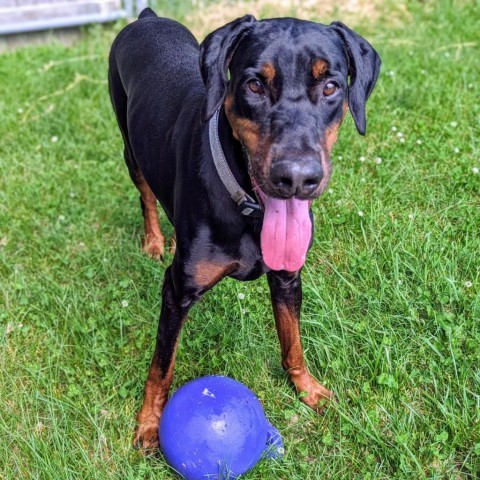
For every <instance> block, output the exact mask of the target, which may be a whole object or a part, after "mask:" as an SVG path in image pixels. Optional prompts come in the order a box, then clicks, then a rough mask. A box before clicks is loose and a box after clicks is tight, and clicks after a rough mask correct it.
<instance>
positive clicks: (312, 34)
mask: <svg viewBox="0 0 480 480" xmlns="http://www.w3.org/2000/svg"><path fill="white" fill-rule="evenodd" d="M200 67H201V72H202V76H203V79H204V82H205V86H206V100H205V105H204V111H203V115H204V120H205V121H207V120H208V119H210V118H211V116H212V115H213V114H214V113H215V111H216V110H217V109H218V108H220V107H221V106H222V104H223V105H224V107H225V112H226V115H227V117H228V120H229V122H230V126H231V128H232V131H233V135H234V137H235V138H237V139H238V140H239V141H240V142H241V144H242V145H243V147H244V149H245V151H246V153H247V156H248V168H249V173H250V177H251V180H252V183H253V186H254V188H255V189H256V191H257V193H258V196H259V197H260V200H261V202H262V203H263V204H264V206H265V204H266V203H268V202H269V200H272V201H274V200H279V199H283V200H292V202H291V203H292V205H290V208H293V205H294V204H295V205H297V204H298V205H300V203H299V202H302V201H303V202H302V203H306V201H307V202H310V201H311V200H313V199H314V198H316V197H317V196H318V195H320V194H321V193H322V191H323V190H324V189H325V187H326V185H327V183H328V181H329V178H330V173H331V162H330V152H331V149H332V146H333V144H334V143H335V141H336V139H337V132H338V128H339V126H340V124H341V123H342V120H343V118H344V117H345V114H346V112H347V109H348V108H349V109H350V112H351V114H352V116H353V119H354V121H355V124H356V127H357V129H358V131H359V133H360V134H362V135H363V134H364V133H365V129H366V118H365V104H366V101H367V99H368V97H369V95H370V93H371V91H372V90H373V87H374V85H375V82H376V80H377V77H378V74H379V70H380V59H379V57H378V55H377V53H376V52H375V50H374V49H373V48H372V46H371V45H370V44H369V43H368V42H367V41H366V40H365V39H363V38H362V37H361V36H359V35H357V34H356V33H355V32H353V31H352V30H350V29H349V28H348V27H346V26H345V25H343V24H342V23H339V22H335V23H332V24H331V25H329V26H325V25H321V24H318V23H314V22H308V21H303V20H295V19H292V18H283V19H272V20H263V21H256V20H255V18H254V17H252V16H245V17H243V18H239V19H237V20H235V21H233V22H231V23H229V24H227V25H225V26H224V27H222V28H220V29H218V30H216V31H214V32H213V33H211V34H210V35H208V36H207V38H206V39H205V40H204V42H203V43H202V45H201V52H200ZM308 205H309V203H308ZM277 207H278V204H277ZM302 208H303V207H302Z"/></svg>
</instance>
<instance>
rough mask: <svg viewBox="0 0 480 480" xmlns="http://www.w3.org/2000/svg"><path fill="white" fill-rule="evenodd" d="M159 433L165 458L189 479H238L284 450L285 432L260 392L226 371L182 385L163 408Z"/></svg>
mask: <svg viewBox="0 0 480 480" xmlns="http://www.w3.org/2000/svg"><path fill="white" fill-rule="evenodd" d="M159 438H160V447H161V449H162V452H163V455H164V456H165V459H166V460H167V462H168V463H169V464H170V465H171V466H172V467H173V468H174V469H175V470H177V471H178V472H179V473H180V474H181V475H183V476H184V477H185V478H186V479H187V480H197V479H205V478H208V479H216V480H227V479H232V478H235V477H236V476H238V475H241V474H242V473H245V472H246V471H247V470H249V469H250V468H252V467H253V466H254V465H256V463H257V462H258V461H259V460H260V458H261V457H262V455H264V456H266V457H270V458H275V457H279V456H281V455H282V454H283V445H282V439H281V436H280V434H279V432H278V430H276V429H275V428H274V427H273V426H272V425H271V424H270V423H269V422H268V420H267V419H266V417H265V413H264V411H263V408H262V405H261V404H260V402H259V400H258V398H257V397H256V396H255V394H254V393H253V392H252V391H251V390H249V389H248V388H247V387H246V386H245V385H243V384H242V383H240V382H237V381H236V380H233V379H232V378H228V377H222V376H209V377H202V378H198V379H196V380H193V381H191V382H189V383H187V384H186V385H184V386H183V387H181V388H179V389H178V390H177V391H176V392H175V393H174V394H173V396H172V398H171V399H170V400H169V401H168V403H167V405H166V407H165V410H164V411H163V414H162V417H161V420H160V426H159Z"/></svg>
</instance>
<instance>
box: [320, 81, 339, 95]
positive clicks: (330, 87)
mask: <svg viewBox="0 0 480 480" xmlns="http://www.w3.org/2000/svg"><path fill="white" fill-rule="evenodd" d="M338 88H339V87H338V84H336V83H335V82H328V83H327V84H326V85H325V86H324V87H323V95H324V96H325V97H330V96H331V95H333V94H334V93H335V92H336V91H337V90H338Z"/></svg>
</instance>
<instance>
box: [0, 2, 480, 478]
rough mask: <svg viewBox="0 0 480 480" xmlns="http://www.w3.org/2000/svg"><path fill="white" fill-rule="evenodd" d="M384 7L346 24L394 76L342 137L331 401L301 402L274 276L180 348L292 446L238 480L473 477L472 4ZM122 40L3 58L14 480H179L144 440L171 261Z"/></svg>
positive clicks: (324, 357)
mask: <svg viewBox="0 0 480 480" xmlns="http://www.w3.org/2000/svg"><path fill="white" fill-rule="evenodd" d="M391 8H392V9H394V11H395V14H394V15H393V14H392V15H390V14H389V12H390V10H389V7H388V6H387V5H386V6H384V7H383V10H382V15H380V16H378V18H377V19H375V20H372V21H365V20H362V21H360V22H359V23H355V21H353V22H352V20H350V21H349V24H350V26H352V27H353V28H355V29H357V31H359V32H360V33H362V34H363V35H365V36H366V37H367V38H368V39H369V40H370V41H371V43H372V44H373V45H374V46H375V48H376V49H377V50H378V51H379V53H380V55H381V57H382V59H383V68H382V75H381V77H380V79H379V82H378V86H377V88H376V90H375V91H374V93H373V96H372V98H371V100H370V101H369V106H368V111H369V112H368V113H369V117H368V133H367V136H366V137H364V138H362V137H360V136H358V135H357V134H356V131H355V128H354V125H353V121H352V119H351V118H348V119H347V121H346V122H345V125H344V127H343V129H342V131H341V134H340V139H339V142H338V144H337V146H336V147H335V150H334V164H335V172H334V175H333V178H332V180H331V183H330V188H331V190H330V191H329V192H328V193H325V195H324V196H323V197H322V198H321V199H320V200H319V201H317V203H316V207H315V216H316V225H317V228H316V238H315V244H314V247H313V249H312V251H311V252H310V254H309V260H308V262H307V267H306V268H305V271H304V310H303V317H302V331H303V342H304V346H305V350H306V356H307V361H308V364H309V366H310V369H311V371H312V372H313V373H314V374H315V375H316V376H317V377H318V378H319V379H320V380H321V381H322V382H324V384H325V385H327V386H328V387H330V388H332V389H333V390H335V392H336V394H337V397H338V403H337V404H335V405H332V406H331V407H330V408H329V409H328V411H327V412H326V414H325V415H324V416H316V415H315V414H314V413H312V412H311V411H309V410H308V409H307V408H306V407H304V406H303V405H302V404H301V402H300V401H299V400H298V398H297V397H296V393H295V391H294V390H293V388H292V387H291V385H290V384H289V382H288V381H287V378H286V376H285V374H284V372H283V371H282V369H281V368H280V359H279V347H278V342H277V339H276V333H275V328H274V322H273V317H272V314H271V307H270V303H269V298H268V293H267V291H268V288H267V285H266V282H265V279H262V280H259V281H258V282H256V283H253V284H242V283H239V282H235V281H229V280H227V281H225V282H223V283H222V284H221V285H220V286H219V287H217V288H216V289H215V290H214V291H213V292H211V293H209V294H208V295H206V297H205V299H204V300H203V301H202V302H201V303H200V304H199V305H197V306H196V307H195V308H194V309H193V310H192V312H191V314H190V320H189V322H188V323H187V325H186V327H185V330H184V333H183V335H182V341H181V345H180V348H179V354H178V362H177V368H176V377H175V385H176V386H179V385H181V384H183V383H185V382H187V381H188V380H190V379H192V378H195V377H199V376H202V375H209V374H225V375H229V376H232V377H234V378H236V379H238V380H240V381H242V382H243V383H245V384H246V385H247V386H249V387H250V388H251V389H252V390H253V391H255V392H256V394H257V395H258V396H259V398H260V399H261V401H262V403H263V405H264V407H265V410H266V412H267V415H268V417H269V418H270V420H271V421H272V422H273V423H274V424H275V425H276V427H277V428H278V429H279V430H280V431H281V433H282V435H283V437H284V441H285V447H286V455H285V458H284V460H283V461H281V462H276V463H275V462H271V461H265V462H262V463H260V464H259V465H258V466H257V467H256V468H255V469H254V470H252V471H251V472H250V473H248V474H247V475H245V477H244V478H245V479H262V480H263V479H272V480H273V479H286V480H287V479H288V480H290V479H298V480H300V479H302V480H305V479H320V478H322V479H343V478H345V479H422V478H429V479H467V478H472V479H475V478H479V477H478V476H479V475H480V322H479V319H480V235H479V230H480V208H479V207H480V195H479V192H480V173H479V169H480V145H479V138H480V135H479V134H480V131H479V130H480V128H479V127H480V106H479V105H480V102H479V100H480V88H479V72H480V48H479V46H480V35H479V33H478V19H479V18H480V6H479V4H478V2H477V1H475V0H470V1H469V0H465V1H438V2H434V1H430V0H428V1H425V2H413V1H411V2H407V3H404V4H399V3H398V2H397V3H396V5H395V6H392V7H391ZM336 17H338V18H340V19H341V18H342V16H341V12H338V14H337V15H336ZM318 20H322V21H324V22H326V23H328V22H330V21H331V20H332V18H330V17H329V18H322V19H318ZM120 28H121V25H115V26H110V27H99V26H96V27H92V28H89V29H87V30H85V35H84V36H83V39H82V40H81V41H79V42H77V43H76V44H75V45H74V46H73V47H70V48H66V47H64V46H62V45H60V44H59V43H55V42H52V43H50V44H49V45H48V46H42V47H28V48H23V49H20V50H17V51H14V52H10V53H7V54H3V55H1V56H0V120H1V123H0V172H1V173H0V440H1V442H0V478H1V479H8V480H10V479H48V480H50V479H62V480H64V479H89V480H90V479H107V478H108V479H131V480H134V479H152V480H153V479H155V480H158V479H170V478H174V476H173V474H172V471H171V470H170V469H169V468H168V467H167V465H166V464H165V462H164V461H163V459H162V458H161V457H159V458H144V457H143V456H142V455H141V454H140V453H139V452H137V451H135V450H133V449H132V447H131V443H132V439H133V429H134V417H135V414H136V412H137V410H138V408H139V406H140V404H141V401H142V391H143V383H144V380H145V377H146V372H147V369H148V364H149V361H150V358H151V354H152V351H153V345H154V335H155V331H156V322H157V317H158V313H159V292H160V285H161V280H162V276H163V272H164V269H165V266H166V265H167V264H168V261H169V260H170V259H169V258H167V259H166V262H165V263H163V264H158V263H156V262H155V261H153V260H150V259H148V258H145V257H144V256H143V255H142V254H141V252H140V246H139V245H140V234H141V226H142V222H141V215H140V209H139V203H138V198H137V193H136V191H135V189H134V188H133V186H132V185H131V182H130V179H129V178H128V173H127V170H126V168H125V166H124V165H123V159H122V143H121V139H120V136H119V132H118V129H117V126H116V122H115V119H114V117H113V114H112V110H111V106H110V101H109V98H108V93H107V84H106V63H107V62H106V60H107V55H108V50H109V46H110V44H111V42H112V40H113V38H114V36H115V34H116V33H117V32H118V31H119V29H120ZM163 220H164V224H165V219H164V218H163ZM165 231H166V232H167V233H168V234H170V233H171V228H170V227H167V226H166V224H165ZM239 294H244V298H243V295H239Z"/></svg>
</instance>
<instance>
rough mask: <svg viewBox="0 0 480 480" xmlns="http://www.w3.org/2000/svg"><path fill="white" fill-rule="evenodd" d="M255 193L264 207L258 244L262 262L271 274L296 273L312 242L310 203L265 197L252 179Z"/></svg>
mask: <svg viewBox="0 0 480 480" xmlns="http://www.w3.org/2000/svg"><path fill="white" fill-rule="evenodd" d="M252 183H253V186H254V191H255V193H256V195H257V198H258V200H259V202H260V203H261V204H262V206H263V210H264V216H263V224H262V232H261V235H260V244H261V249H262V255H263V261H264V263H265V265H266V266H267V267H268V268H270V269H271V270H286V271H288V272H296V271H297V270H299V269H300V268H301V267H302V266H303V264H304V263H305V260H306V258H307V251H308V247H309V246H310V242H311V239H312V230H313V229H312V220H311V218H310V205H311V204H312V200H300V199H298V198H295V197H292V198H289V199H280V198H274V197H271V196H268V195H267V194H265V193H264V192H263V191H262V189H261V188H260V187H259V185H258V183H257V181H256V180H255V178H254V177H252Z"/></svg>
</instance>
